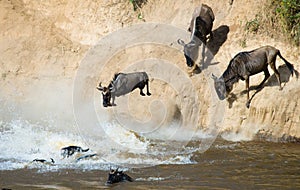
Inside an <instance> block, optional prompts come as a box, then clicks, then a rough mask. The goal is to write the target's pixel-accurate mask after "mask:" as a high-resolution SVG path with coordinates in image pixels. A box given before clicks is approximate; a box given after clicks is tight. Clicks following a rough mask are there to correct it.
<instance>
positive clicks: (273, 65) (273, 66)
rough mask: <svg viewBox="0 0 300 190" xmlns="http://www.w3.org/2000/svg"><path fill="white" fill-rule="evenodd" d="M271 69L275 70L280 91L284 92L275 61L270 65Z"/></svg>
mask: <svg viewBox="0 0 300 190" xmlns="http://www.w3.org/2000/svg"><path fill="white" fill-rule="evenodd" d="M270 67H271V69H273V71H274V73H275V76H276V78H277V80H278V83H279V90H282V87H281V80H280V74H279V72H278V70H277V69H276V66H275V61H274V62H272V63H271V64H270Z"/></svg>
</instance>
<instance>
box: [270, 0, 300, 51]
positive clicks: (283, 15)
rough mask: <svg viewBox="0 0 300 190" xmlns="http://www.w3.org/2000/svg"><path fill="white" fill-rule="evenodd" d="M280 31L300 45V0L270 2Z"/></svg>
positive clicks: (274, 0) (275, 0)
mask: <svg viewBox="0 0 300 190" xmlns="http://www.w3.org/2000/svg"><path fill="white" fill-rule="evenodd" d="M271 3H272V4H273V5H274V6H275V7H274V8H275V14H276V16H278V17H279V19H280V22H281V23H280V24H281V25H282V26H283V27H282V29H283V31H284V32H285V33H287V34H288V35H289V38H290V39H291V40H292V41H293V42H294V43H295V44H296V45H298V46H299V45H300V0H271Z"/></svg>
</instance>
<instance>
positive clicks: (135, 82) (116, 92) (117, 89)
mask: <svg viewBox="0 0 300 190" xmlns="http://www.w3.org/2000/svg"><path fill="white" fill-rule="evenodd" d="M145 86H146V87H147V95H148V96H150V95H151V93H150V92H149V77H148V75H147V73H146V72H135V73H117V74H115V76H114V78H113V80H112V81H111V82H110V84H109V85H108V86H107V87H102V85H101V82H100V83H99V86H98V87H97V89H98V90H100V91H102V96H103V106H104V107H107V106H112V105H115V103H114V101H115V97H119V96H122V95H125V94H128V93H130V92H132V91H133V90H135V89H136V88H139V89H140V95H141V96H145V94H144V93H143V89H144V87H145ZM111 99H112V103H110V100H111Z"/></svg>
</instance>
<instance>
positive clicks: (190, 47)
mask: <svg viewBox="0 0 300 190" xmlns="http://www.w3.org/2000/svg"><path fill="white" fill-rule="evenodd" d="M214 20H215V16H214V13H213V11H212V9H211V8H210V7H209V6H208V5H206V4H202V5H201V6H200V7H197V8H196V9H195V10H194V13H193V17H192V20H191V23H190V27H189V28H188V31H190V32H191V33H192V34H191V41H190V42H189V43H187V44H186V43H185V42H184V41H183V40H181V39H178V41H177V42H178V44H180V45H182V46H183V47H184V49H183V52H184V56H185V59H186V64H187V66H188V67H192V69H191V71H190V72H193V71H194V70H195V69H196V67H197V65H196V64H195V61H196V60H197V59H198V54H199V46H200V45H201V43H204V45H206V42H207V35H210V38H212V37H213V34H212V27H213V22H214ZM204 50H205V48H204V47H203V51H204Z"/></svg>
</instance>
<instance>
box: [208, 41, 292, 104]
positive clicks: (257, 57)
mask: <svg viewBox="0 0 300 190" xmlns="http://www.w3.org/2000/svg"><path fill="white" fill-rule="evenodd" d="M277 55H278V56H279V57H280V58H281V59H282V60H283V61H284V63H285V64H286V66H287V67H288V69H289V70H290V72H291V74H292V76H293V73H294V66H293V65H292V64H291V63H289V62H288V61H287V60H286V59H285V58H284V57H282V55H281V54H280V51H279V50H278V49H276V48H275V47H272V46H263V47H260V48H258V49H255V50H252V51H245V52H240V53H238V54H237V55H236V56H235V57H234V58H233V59H231V61H230V63H229V65H228V67H227V69H226V70H225V71H224V73H223V74H222V76H221V77H220V78H217V77H216V76H214V75H213V74H212V78H213V79H214V85H215V89H216V92H217V94H218V97H219V98H220V99H221V100H224V99H225V97H226V96H227V95H228V94H229V93H230V92H231V90H232V86H233V84H234V83H236V82H238V81H239V79H241V80H245V81H246V90H247V103H246V106H247V107H248V108H249V106H250V102H249V78H250V76H252V75H255V74H257V73H260V72H264V74H265V78H264V79H263V81H262V82H261V83H260V84H259V85H258V88H262V87H263V84H264V83H265V81H266V80H267V79H268V78H269V77H270V73H269V70H268V65H270V67H271V68H272V69H273V71H274V73H275V76H276V78H277V80H278V83H279V89H280V90H281V89H282V87H281V80H280V74H279V72H278V70H277V69H276V65H275V62H276V57H277Z"/></svg>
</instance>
